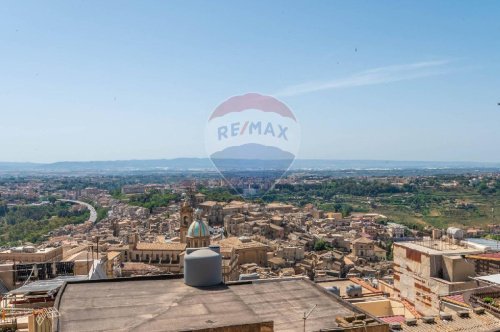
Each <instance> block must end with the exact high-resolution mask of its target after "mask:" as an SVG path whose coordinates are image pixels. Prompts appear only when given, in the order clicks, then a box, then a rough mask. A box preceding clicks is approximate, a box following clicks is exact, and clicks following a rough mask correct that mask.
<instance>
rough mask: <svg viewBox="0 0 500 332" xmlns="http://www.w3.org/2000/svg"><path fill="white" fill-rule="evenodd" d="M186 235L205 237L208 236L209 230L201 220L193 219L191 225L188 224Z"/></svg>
mask: <svg viewBox="0 0 500 332" xmlns="http://www.w3.org/2000/svg"><path fill="white" fill-rule="evenodd" d="M187 236H188V237H206V236H210V230H209V229H208V225H207V224H206V223H205V222H204V221H202V220H196V221H193V223H192V224H191V226H189V229H188V232H187Z"/></svg>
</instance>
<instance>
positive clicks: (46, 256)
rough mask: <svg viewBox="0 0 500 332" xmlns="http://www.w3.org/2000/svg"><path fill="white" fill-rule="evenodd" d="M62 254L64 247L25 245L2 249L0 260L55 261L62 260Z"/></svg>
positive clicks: (17, 261) (18, 261)
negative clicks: (41, 247)
mask: <svg viewBox="0 0 500 332" xmlns="http://www.w3.org/2000/svg"><path fill="white" fill-rule="evenodd" d="M62 255H63V248H62V247H56V248H52V247H50V248H43V249H37V248H35V247H31V246H25V247H16V248H12V249H8V250H4V251H0V261H13V262H16V263H42V262H55V261H59V260H61V259H62Z"/></svg>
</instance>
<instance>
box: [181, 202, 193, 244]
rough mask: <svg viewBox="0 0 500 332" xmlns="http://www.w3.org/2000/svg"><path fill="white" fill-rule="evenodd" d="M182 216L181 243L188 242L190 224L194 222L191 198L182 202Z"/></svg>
mask: <svg viewBox="0 0 500 332" xmlns="http://www.w3.org/2000/svg"><path fill="white" fill-rule="evenodd" d="M180 217H181V219H180V233H181V234H180V235H181V243H186V235H187V231H188V229H189V226H191V224H192V223H193V208H192V207H191V204H189V199H186V200H185V201H184V202H183V203H182V206H181V212H180Z"/></svg>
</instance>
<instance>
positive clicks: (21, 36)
mask: <svg viewBox="0 0 500 332" xmlns="http://www.w3.org/2000/svg"><path fill="white" fill-rule="evenodd" d="M499 15H500V2H499V1H472V0H470V1H455V0H454V1H434V0H432V1H361V2H359V1H343V2H340V1H301V2H299V1H248V2H245V3H244V2H243V1H236V2H235V1H227V2H226V1H224V2H223V1H170V2H168V1H135V2H126V1H95V2H92V1H18V0H16V1H2V4H1V7H0V115H1V117H0V161H38V162H51V161H60V160H114V159H153V158H173V157H203V156H205V148H204V143H203V139H204V127H205V123H206V121H207V118H208V116H209V114H210V113H211V112H212V110H213V109H214V108H215V107H216V106H217V105H218V104H219V103H220V102H222V101H224V100H225V99H227V98H228V97H230V96H232V95H238V94H244V93H247V92H260V93H264V94H275V95H277V96H278V97H279V98H280V99H281V100H282V101H284V102H285V103H287V105H288V106H289V107H290V108H291V109H292V110H293V111H294V112H295V114H296V115H297V118H298V119H299V121H300V123H301V126H302V146H301V150H300V155H299V157H301V158H332V159H391V160H444V161H451V160H453V161H497V162H499V161H500V130H499V129H500V126H499V124H500V106H497V103H498V102H500V16H499Z"/></svg>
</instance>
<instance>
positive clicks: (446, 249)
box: [394, 239, 483, 255]
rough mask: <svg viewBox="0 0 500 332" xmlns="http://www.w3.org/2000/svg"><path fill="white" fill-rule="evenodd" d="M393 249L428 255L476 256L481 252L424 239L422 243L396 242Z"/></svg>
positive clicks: (475, 249)
mask: <svg viewBox="0 0 500 332" xmlns="http://www.w3.org/2000/svg"><path fill="white" fill-rule="evenodd" d="M394 246H395V247H404V248H409V249H413V250H417V251H420V252H421V253H424V254H428V255H448V254H451V255H462V254H469V255H470V254H478V253H482V252H483V250H480V249H477V248H474V247H470V246H465V245H460V244H452V243H449V242H447V241H441V240H430V239H425V240H423V241H411V242H396V243H394Z"/></svg>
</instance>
